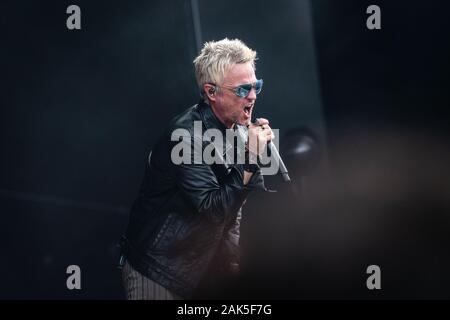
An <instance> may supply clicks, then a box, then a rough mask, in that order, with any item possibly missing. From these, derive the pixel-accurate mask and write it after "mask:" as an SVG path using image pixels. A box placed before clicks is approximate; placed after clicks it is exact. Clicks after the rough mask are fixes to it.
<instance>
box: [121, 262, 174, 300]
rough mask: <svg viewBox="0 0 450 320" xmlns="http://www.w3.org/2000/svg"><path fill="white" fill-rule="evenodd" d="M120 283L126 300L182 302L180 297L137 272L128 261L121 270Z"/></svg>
mask: <svg viewBox="0 0 450 320" xmlns="http://www.w3.org/2000/svg"><path fill="white" fill-rule="evenodd" d="M122 282H123V286H124V288H125V293H126V298H127V300H182V298H181V297H180V296H178V295H176V294H174V293H172V292H170V291H169V290H167V289H166V288H164V287H163V286H161V285H160V284H158V283H156V282H154V281H152V280H150V279H149V278H147V277H144V276H143V275H142V274H140V273H139V272H137V271H136V270H135V269H134V268H133V267H132V266H131V265H130V263H129V262H128V261H126V263H125V265H124V266H123V269H122Z"/></svg>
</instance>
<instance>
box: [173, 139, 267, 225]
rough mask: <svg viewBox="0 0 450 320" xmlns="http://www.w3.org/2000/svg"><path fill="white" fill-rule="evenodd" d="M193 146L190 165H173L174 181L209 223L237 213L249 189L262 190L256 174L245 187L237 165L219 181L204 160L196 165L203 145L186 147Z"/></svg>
mask: <svg viewBox="0 0 450 320" xmlns="http://www.w3.org/2000/svg"><path fill="white" fill-rule="evenodd" d="M180 143H182V142H180ZM194 143H197V148H193V149H194V150H191V157H190V158H191V162H190V163H181V164H173V172H174V179H175V182H176V184H177V185H178V186H179V188H180V190H181V192H182V193H183V195H184V196H185V197H186V198H187V199H188V201H189V202H190V203H191V204H192V205H193V207H194V209H195V210H196V211H197V212H198V213H199V214H204V215H206V216H207V217H208V218H209V219H211V221H214V222H222V221H224V220H225V218H226V217H227V215H228V214H232V213H234V214H235V213H236V212H237V211H238V210H239V208H240V207H241V206H242V203H243V202H244V200H245V198H246V196H247V194H248V193H249V192H250V191H251V190H253V189H257V188H264V184H263V182H262V179H261V178H262V177H261V176H260V173H255V174H254V175H253V176H252V178H251V179H250V181H249V183H248V184H247V185H245V186H244V181H243V176H244V169H243V166H242V165H238V164H236V165H231V166H230V167H229V172H228V175H226V176H225V177H224V178H223V179H222V180H221V181H220V182H219V181H218V179H217V177H216V175H215V174H214V172H213V170H212V168H211V165H209V164H206V163H204V161H203V160H202V161H201V163H198V164H197V163H195V161H194V159H195V157H197V158H198V159H201V157H200V156H201V155H199V154H198V153H199V152H203V148H202V146H203V145H202V144H201V143H202V142H199V141H194V139H192V140H191V144H190V145H189V146H186V148H188V147H189V148H190V147H191V146H192V145H194Z"/></svg>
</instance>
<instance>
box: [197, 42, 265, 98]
mask: <svg viewBox="0 0 450 320" xmlns="http://www.w3.org/2000/svg"><path fill="white" fill-rule="evenodd" d="M255 60H257V57H256V51H253V50H252V49H250V48H249V47H247V45H246V44H245V43H244V42H242V41H241V40H239V39H233V40H229V39H228V38H225V39H222V40H220V41H209V42H206V43H205V44H204V45H203V49H202V50H201V51H200V54H199V55H198V56H197V57H196V58H195V59H194V67H195V77H196V80H197V84H198V87H199V88H200V94H201V95H202V96H203V97H204V98H205V96H206V95H205V93H204V92H203V85H204V84H205V83H214V84H217V85H220V84H222V81H223V79H224V77H225V74H226V73H227V72H228V69H229V68H230V67H231V66H232V65H233V64H236V63H246V62H250V63H251V64H252V66H253V69H255Z"/></svg>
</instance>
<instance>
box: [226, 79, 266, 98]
mask: <svg viewBox="0 0 450 320" xmlns="http://www.w3.org/2000/svg"><path fill="white" fill-rule="evenodd" d="M262 86H263V80H262V79H259V80H256V82H255V83H246V84H241V85H240V86H237V87H235V88H227V87H223V88H225V89H228V90H232V91H233V92H234V94H235V95H236V96H238V97H239V98H246V97H248V95H249V94H250V91H251V90H252V88H255V92H256V94H259V93H260V92H261V90H262Z"/></svg>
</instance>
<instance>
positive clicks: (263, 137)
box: [248, 118, 275, 155]
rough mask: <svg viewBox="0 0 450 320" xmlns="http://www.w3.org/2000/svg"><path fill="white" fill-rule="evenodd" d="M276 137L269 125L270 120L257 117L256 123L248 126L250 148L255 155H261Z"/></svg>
mask: <svg viewBox="0 0 450 320" xmlns="http://www.w3.org/2000/svg"><path fill="white" fill-rule="evenodd" d="M274 138H275V135H274V133H273V131H272V129H271V128H270V126H269V120H267V119H264V118H259V119H256V122H255V123H250V124H249V126H248V150H249V151H250V152H251V153H253V154H254V155H261V154H262V153H263V151H264V148H265V147H266V145H267V144H268V143H269V142H270V141H271V140H272V139H274Z"/></svg>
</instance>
